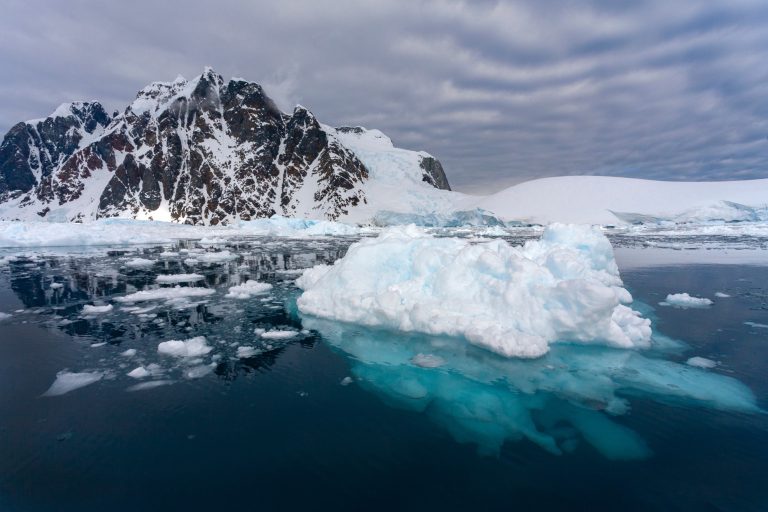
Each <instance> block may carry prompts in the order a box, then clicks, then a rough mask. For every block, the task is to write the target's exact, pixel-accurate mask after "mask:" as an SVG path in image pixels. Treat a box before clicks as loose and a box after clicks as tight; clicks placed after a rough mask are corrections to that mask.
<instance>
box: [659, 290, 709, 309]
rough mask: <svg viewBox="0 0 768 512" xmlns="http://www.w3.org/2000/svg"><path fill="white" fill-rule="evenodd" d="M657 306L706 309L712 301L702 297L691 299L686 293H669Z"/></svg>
mask: <svg viewBox="0 0 768 512" xmlns="http://www.w3.org/2000/svg"><path fill="white" fill-rule="evenodd" d="M659 304H660V305H662V306H674V307H678V308H706V307H709V306H711V305H712V301H711V300H710V299H707V298H703V297H692V296H691V295H689V294H687V293H670V294H669V295H667V298H666V299H664V301H663V302H660V303H659Z"/></svg>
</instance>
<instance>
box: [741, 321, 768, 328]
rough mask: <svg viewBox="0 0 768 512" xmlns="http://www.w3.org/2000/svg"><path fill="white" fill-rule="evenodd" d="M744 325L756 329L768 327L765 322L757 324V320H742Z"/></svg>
mask: <svg viewBox="0 0 768 512" xmlns="http://www.w3.org/2000/svg"><path fill="white" fill-rule="evenodd" d="M744 325H748V326H750V327H756V328H758V329H768V325H766V324H759V323H757V322H744Z"/></svg>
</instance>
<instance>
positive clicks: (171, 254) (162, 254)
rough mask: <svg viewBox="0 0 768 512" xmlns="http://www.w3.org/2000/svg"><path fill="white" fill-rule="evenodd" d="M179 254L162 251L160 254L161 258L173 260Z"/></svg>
mask: <svg viewBox="0 0 768 512" xmlns="http://www.w3.org/2000/svg"><path fill="white" fill-rule="evenodd" d="M178 255H179V253H177V252H173V251H163V252H161V253H160V257H161V258H175V257H176V256H178Z"/></svg>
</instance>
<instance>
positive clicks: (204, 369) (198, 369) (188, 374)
mask: <svg viewBox="0 0 768 512" xmlns="http://www.w3.org/2000/svg"><path fill="white" fill-rule="evenodd" d="M214 368H216V364H215V363H214V364H200V365H197V366H192V367H191V368H187V369H186V370H184V378H185V379H199V378H201V377H205V376H206V375H208V374H209V373H212V372H213V369H214Z"/></svg>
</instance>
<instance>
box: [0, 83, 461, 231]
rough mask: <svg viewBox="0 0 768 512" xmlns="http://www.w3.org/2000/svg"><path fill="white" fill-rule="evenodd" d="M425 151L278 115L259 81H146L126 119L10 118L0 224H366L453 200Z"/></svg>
mask: <svg viewBox="0 0 768 512" xmlns="http://www.w3.org/2000/svg"><path fill="white" fill-rule="evenodd" d="M449 190H450V186H449V184H448V180H447V179H446V177H445V173H444V172H443V169H442V166H441V165H440V162H438V161H437V160H436V159H435V158H433V157H432V156H431V155H429V154H427V153H424V152H415V151H408V150H403V149H397V148H395V147H394V146H393V145H392V143H391V141H390V140H389V139H388V138H387V137H386V136H385V135H383V134H382V133H381V132H379V131H378V130H366V129H365V128H360V127H354V128H349V127H343V128H332V127H330V126H326V125H323V124H320V123H319V122H318V120H317V119H316V118H315V116H314V115H313V114H312V113H311V112H309V111H308V110H307V109H305V108H304V107H301V106H297V107H296V108H295V110H294V111H293V113H291V114H290V115H289V114H285V113H283V112H281V111H280V110H279V109H278V108H277V106H276V105H275V103H274V102H273V101H272V100H271V99H270V98H269V97H268V96H267V95H266V94H265V92H264V90H263V89H262V88H261V86H259V85H258V84H255V83H252V82H248V81H245V80H241V79H232V80H230V81H229V82H224V80H223V79H222V77H221V76H220V75H218V74H216V73H215V72H214V71H213V70H212V69H210V68H206V69H205V71H204V72H203V74H202V75H200V76H198V77H196V78H195V79H193V80H189V81H187V80H185V79H183V78H181V77H179V78H177V79H176V80H175V81H173V82H169V83H164V82H155V83H152V84H150V85H149V86H147V87H145V88H144V89H142V90H141V91H139V93H138V95H137V96H136V99H135V100H134V101H133V103H131V104H130V105H129V106H128V107H127V108H126V109H125V110H124V111H123V112H122V113H115V114H114V115H113V116H109V115H108V114H107V113H106V112H105V111H104V108H103V107H102V106H101V105H100V104H99V103H97V102H92V103H85V102H83V103H71V104H65V105H62V106H60V107H59V108H58V109H56V111H55V112H54V113H53V114H51V116H49V117H47V118H45V119H38V120H33V121H28V122H25V123H18V124H17V125H15V126H14V127H13V128H11V130H10V131H9V132H8V134H7V135H6V136H5V138H4V140H3V142H2V145H0V219H6V220H10V219H21V220H35V219H37V220H40V219H43V220H56V221H67V220H68V221H73V220H75V221H77V220H89V219H96V218H103V217H127V218H138V219H154V220H173V221H178V222H184V223H190V224H205V225H215V224H224V223H228V222H230V221H232V220H237V219H243V220H248V219H253V218H260V217H270V216H272V215H275V214H278V215H284V216H289V217H303V218H314V219H330V220H336V219H340V218H345V219H348V220H358V221H363V220H366V219H367V218H369V217H371V216H372V215H373V214H375V212H377V211H379V210H395V211H409V212H410V211H434V210H436V209H446V208H449V207H450V205H452V204H453V202H454V200H455V198H456V197H457V196H458V195H456V194H451V193H450V192H448V191H449Z"/></svg>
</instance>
